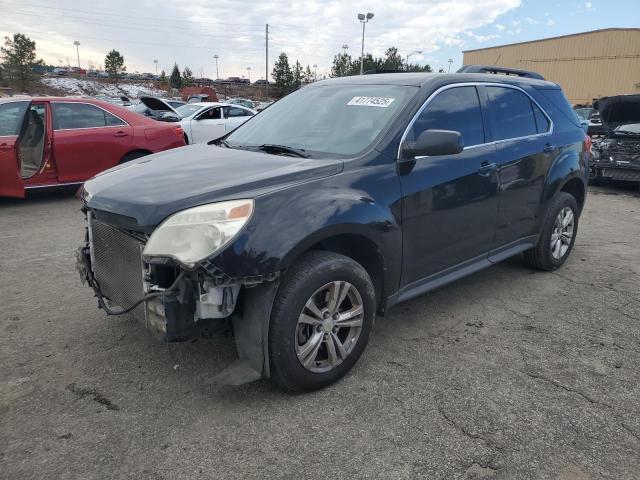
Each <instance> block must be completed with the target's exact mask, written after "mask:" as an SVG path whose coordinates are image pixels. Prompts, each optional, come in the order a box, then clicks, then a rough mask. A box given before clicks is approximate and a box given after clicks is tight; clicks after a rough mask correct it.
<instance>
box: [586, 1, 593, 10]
mask: <svg viewBox="0 0 640 480" xmlns="http://www.w3.org/2000/svg"><path fill="white" fill-rule="evenodd" d="M584 8H586V9H587V10H595V8H593V4H592V3H591V2H585V4H584Z"/></svg>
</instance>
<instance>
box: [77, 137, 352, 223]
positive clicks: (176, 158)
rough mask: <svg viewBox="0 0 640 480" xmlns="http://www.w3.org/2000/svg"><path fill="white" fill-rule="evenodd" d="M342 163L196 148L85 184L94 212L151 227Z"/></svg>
mask: <svg viewBox="0 0 640 480" xmlns="http://www.w3.org/2000/svg"><path fill="white" fill-rule="evenodd" d="M342 166H343V164H342V162H341V161H340V160H318V159H307V158H297V157H289V156H284V155H271V154H267V153H262V152H255V151H247V150H237V149H230V148H223V147H216V146H213V145H207V144H206V143H203V144H195V145H189V146H187V147H181V148H176V149H173V150H167V151H165V152H161V153H156V154H154V155H149V156H147V157H143V158H140V159H138V160H134V161H131V162H128V163H125V164H123V165H120V166H118V167H115V168H112V169H110V170H107V171H105V172H103V173H101V174H99V175H97V176H95V177H94V178H92V179H91V180H89V181H88V182H86V184H85V190H86V192H87V195H88V196H87V205H88V206H89V208H92V209H96V210H102V211H106V212H110V213H114V214H118V215H124V216H126V217H130V218H133V219H135V220H136V223H137V224H138V225H139V226H140V227H142V228H145V229H148V227H152V226H155V225H157V224H158V223H160V222H161V221H162V220H164V219H165V218H166V217H168V216H169V215H171V214H173V213H175V212H178V211H180V210H184V209H185V208H190V207H194V206H197V205H202V204H205V203H211V202H218V201H222V200H230V199H241V198H255V197H257V196H259V195H262V194H265V193H268V192H270V191H273V190H277V189H280V188H284V187H286V186H288V185H293V184H297V183H301V182H304V181H308V180H311V179H315V178H321V177H327V176H330V175H335V174H336V173H338V172H340V171H341V170H342Z"/></svg>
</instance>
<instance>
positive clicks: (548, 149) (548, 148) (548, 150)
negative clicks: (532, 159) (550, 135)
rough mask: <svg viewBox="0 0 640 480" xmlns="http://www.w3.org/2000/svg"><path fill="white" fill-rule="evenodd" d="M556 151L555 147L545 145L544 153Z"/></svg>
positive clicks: (548, 144)
mask: <svg viewBox="0 0 640 480" xmlns="http://www.w3.org/2000/svg"><path fill="white" fill-rule="evenodd" d="M555 149H556V146H555V145H551V144H550V143H545V144H544V148H543V149H542V151H543V152H544V153H546V154H549V153H551V152H553V151H554V150H555Z"/></svg>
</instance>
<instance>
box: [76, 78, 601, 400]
mask: <svg viewBox="0 0 640 480" xmlns="http://www.w3.org/2000/svg"><path fill="white" fill-rule="evenodd" d="M516 73H517V72H516ZM531 76H533V75H531ZM589 149H590V144H589V141H588V137H586V136H585V133H584V131H583V130H582V128H581V126H580V123H579V121H578V119H577V117H576V115H575V114H574V113H573V111H572V110H571V107H570V106H569V104H568V102H567V100H566V99H565V97H564V95H563V93H562V91H561V90H560V88H559V87H558V85H556V84H554V83H551V82H547V81H544V80H541V79H535V78H534V79H532V78H527V75H526V72H525V73H523V74H522V75H521V76H518V75H517V74H516V75H509V76H507V75H496V74H486V73H484V74H483V73H457V74H424V73H420V74H417V73H392V74H378V75H364V76H356V77H346V78H336V79H330V80H326V81H321V82H317V83H313V84H312V85H309V86H306V87H304V88H302V89H300V90H298V91H296V92H294V93H292V94H290V95H289V96H287V97H285V98H283V99H282V100H280V101H278V102H277V103H275V104H273V105H272V106H271V107H269V108H268V109H267V110H265V111H263V112H261V113H260V114H259V115H256V116H255V117H253V118H251V119H250V120H249V121H248V122H246V123H245V124H243V125H242V126H241V127H239V128H238V129H237V130H235V131H234V132H232V133H230V134H228V135H226V136H224V137H222V138H220V139H218V140H215V141H212V142H210V143H209V144H199V145H192V146H189V147H186V148H182V149H179V150H176V151H169V152H163V153H159V154H156V155H152V156H149V157H145V158H144V159H140V160H137V161H133V162H129V163H127V164H125V165H122V166H120V167H116V168H114V169H111V170H110V171H108V172H105V173H102V174H100V175H98V176H96V177H95V178H93V179H92V180H90V181H88V182H87V183H86V184H85V186H84V192H83V197H84V206H83V211H84V213H85V214H86V219H87V229H86V238H85V241H84V244H83V245H82V247H81V248H80V249H79V250H78V268H79V271H80V273H81V277H82V279H83V280H86V281H87V282H88V283H89V285H90V286H91V287H92V288H93V290H94V291H95V294H96V296H97V300H98V303H99V306H100V307H101V308H103V309H104V310H105V311H106V312H107V313H108V314H121V313H126V312H131V313H132V314H133V315H134V316H136V317H137V318H139V319H140V320H141V322H143V323H144V324H145V325H146V327H147V328H148V329H149V330H151V331H152V332H154V333H155V334H156V335H157V336H158V337H160V338H161V339H162V340H163V341H178V340H185V339H187V338H189V337H192V336H193V335H196V334H198V332H199V331H200V329H201V328H202V327H203V326H207V325H209V326H211V325H221V324H225V323H227V324H228V325H229V326H230V327H231V328H232V330H233V335H234V338H235V343H236V346H237V350H238V354H239V359H238V360H237V362H235V363H234V364H232V365H231V366H229V367H228V368H227V369H225V370H223V371H222V372H220V373H219V374H218V375H216V376H215V377H213V378H212V379H211V380H212V381H216V382H225V383H231V384H238V383H242V382H246V381H250V380H255V379H257V378H260V377H270V378H271V379H272V380H273V381H274V382H275V383H276V384H277V385H279V386H280V387H282V388H284V389H289V390H294V391H307V390H313V389H317V388H320V387H323V386H326V385H328V384H330V383H332V382H334V381H336V380H337V379H339V378H340V377H342V376H343V375H345V373H347V372H348V371H349V369H351V368H352V367H353V365H354V364H355V363H356V361H357V360H358V358H359V357H360V355H361V354H362V352H363V350H364V348H365V345H366V344H367V341H368V338H369V335H370V333H371V329H372V326H373V323H374V318H375V316H376V314H383V313H384V312H386V311H387V310H388V309H389V308H390V307H392V306H393V305H395V304H397V303H400V302H404V301H406V300H409V299H411V298H413V297H415V296H417V295H420V294H423V293H425V292H427V291H429V290H432V289H434V288H437V287H440V286H442V285H444V284H446V283H449V282H452V281H454V280H456V279H459V278H461V277H463V276H465V275H469V274H470V273H472V272H476V271H478V270H480V269H482V268H485V267H489V266H491V265H493V264H495V263H497V262H500V261H502V260H504V259H506V258H508V257H512V256H514V255H517V254H521V253H523V254H524V258H525V259H526V261H527V262H528V263H529V264H531V265H533V266H534V267H537V268H539V269H542V270H554V269H556V268H558V267H560V266H561V265H562V264H563V263H564V262H565V261H566V260H567V257H568V256H569V254H570V252H571V249H572V247H573V245H574V242H575V239H576V234H577V229H578V219H579V216H580V212H581V211H582V207H583V205H584V202H585V193H586V185H587V180H588V168H589V167H588V160H589Z"/></svg>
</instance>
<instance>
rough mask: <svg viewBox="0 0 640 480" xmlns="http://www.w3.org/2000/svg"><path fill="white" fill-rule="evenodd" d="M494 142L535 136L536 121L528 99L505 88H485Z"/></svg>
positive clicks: (511, 89) (517, 91)
mask: <svg viewBox="0 0 640 480" xmlns="http://www.w3.org/2000/svg"><path fill="white" fill-rule="evenodd" d="M487 95H488V97H489V114H490V117H491V121H492V126H493V135H494V140H507V139H509V138H519V137H526V136H528V135H536V134H537V133H538V128H537V127H536V119H535V116H534V114H533V107H532V104H531V100H530V99H529V97H528V96H527V95H526V94H524V93H523V92H521V91H519V90H515V89H513V88H507V87H487Z"/></svg>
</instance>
